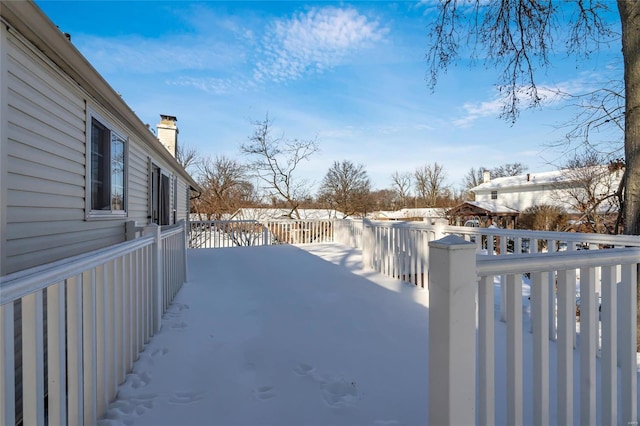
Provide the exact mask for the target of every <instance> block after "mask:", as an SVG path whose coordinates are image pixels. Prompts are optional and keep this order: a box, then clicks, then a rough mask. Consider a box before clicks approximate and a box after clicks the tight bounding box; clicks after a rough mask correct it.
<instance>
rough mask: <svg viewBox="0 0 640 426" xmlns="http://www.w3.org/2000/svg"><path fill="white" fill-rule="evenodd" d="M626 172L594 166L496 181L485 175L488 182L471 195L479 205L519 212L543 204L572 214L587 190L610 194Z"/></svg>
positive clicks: (475, 189) (529, 174)
mask: <svg viewBox="0 0 640 426" xmlns="http://www.w3.org/2000/svg"><path fill="white" fill-rule="evenodd" d="M623 172H624V171H623V169H621V168H613V169H612V168H610V167H609V166H595V167H589V168H584V169H563V170H555V171H550V172H540V173H527V174H523V175H519V176H508V177H500V178H495V179H490V178H489V176H487V174H485V181H484V182H483V183H482V184H480V185H478V186H476V187H474V188H471V192H473V193H474V194H475V201H476V202H490V203H494V204H496V205H499V206H504V207H507V208H509V209H512V210H517V211H520V212H521V211H523V210H525V209H527V208H529V207H532V206H536V205H542V204H547V205H554V206H560V207H564V208H565V209H566V210H567V211H569V212H571V211H573V210H575V209H574V207H573V203H572V202H571V200H570V198H571V197H573V196H576V197H579V195H578V194H579V193H580V192H581V191H582V192H585V193H586V191H587V190H588V191H593V192H594V193H596V194H600V195H606V194H607V193H611V192H612V191H615V190H616V189H617V187H618V185H619V183H620V179H622V175H623ZM587 180H589V181H588V182H587ZM587 187H589V188H587Z"/></svg>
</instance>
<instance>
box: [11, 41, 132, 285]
mask: <svg viewBox="0 0 640 426" xmlns="http://www.w3.org/2000/svg"><path fill="white" fill-rule="evenodd" d="M5 34H6V33H5ZM6 45H7V52H6V55H7V56H6V70H7V71H6V72H7V75H6V78H5V76H2V77H3V78H2V80H4V81H3V83H2V84H6V85H7V89H6V90H7V100H6V102H7V104H8V106H7V114H6V118H4V120H6V145H5V148H6V150H4V152H3V155H6V156H7V158H6V165H7V174H6V178H5V181H4V182H3V185H4V186H5V188H6V219H5V220H6V224H5V232H4V235H3V237H2V238H3V241H2V256H3V269H2V271H1V272H2V275H5V274H8V273H11V272H14V271H18V270H21V269H25V268H28V267H31V266H36V265H40V264H43V263H47V262H51V261H55V260H59V259H62V258H65V257H68V256H73V255H76V254H80V253H85V252H87V251H91V250H95V249H98V248H102V247H105V246H108V245H111V244H114V243H117V242H120V241H123V240H124V229H123V225H122V223H120V222H117V223H111V224H105V223H99V222H93V223H89V222H86V221H85V220H84V218H85V217H84V215H85V184H86V171H85V170H86V168H85V144H86V140H85V120H86V106H85V97H84V96H83V94H82V92H81V91H80V90H78V89H77V87H76V86H75V85H74V83H73V82H71V81H70V80H69V79H67V78H66V77H65V76H64V75H62V74H61V73H59V72H58V71H57V69H56V68H55V67H54V66H52V65H51V64H50V63H49V61H48V60H46V59H44V58H43V57H42V55H41V54H40V53H38V52H34V51H33V50H32V49H31V48H30V47H28V46H27V45H26V44H24V43H23V42H22V41H21V39H19V37H16V36H14V35H12V34H9V35H8V40H7V44H6Z"/></svg>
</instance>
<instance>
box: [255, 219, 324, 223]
mask: <svg viewBox="0 0 640 426" xmlns="http://www.w3.org/2000/svg"><path fill="white" fill-rule="evenodd" d="M333 220H334V219H296V218H291V219H258V222H261V223H265V222H269V223H274V222H275V223H290V222H331V221H333Z"/></svg>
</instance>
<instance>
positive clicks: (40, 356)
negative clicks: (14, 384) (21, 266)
mask: <svg viewBox="0 0 640 426" xmlns="http://www.w3.org/2000/svg"><path fill="white" fill-rule="evenodd" d="M42 305H43V298H42V291H41V290H39V291H36V292H35V293H31V294H29V295H27V296H25V297H23V298H22V388H23V389H29V391H28V392H22V411H23V421H24V424H26V425H41V424H44V348H43V306H42Z"/></svg>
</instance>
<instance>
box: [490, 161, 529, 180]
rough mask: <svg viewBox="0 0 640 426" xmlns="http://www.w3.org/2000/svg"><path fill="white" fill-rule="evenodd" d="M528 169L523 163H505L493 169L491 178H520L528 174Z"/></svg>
mask: <svg viewBox="0 0 640 426" xmlns="http://www.w3.org/2000/svg"><path fill="white" fill-rule="evenodd" d="M527 169H528V167H527V166H525V165H524V164H522V163H505V164H502V165H500V166H496V167H494V168H493V169H491V178H492V179H493V178H499V177H508V176H518V175H521V174H523V173H524V172H526V171H527Z"/></svg>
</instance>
